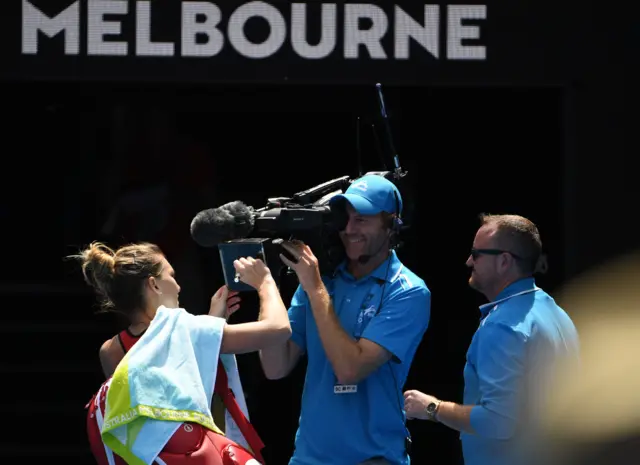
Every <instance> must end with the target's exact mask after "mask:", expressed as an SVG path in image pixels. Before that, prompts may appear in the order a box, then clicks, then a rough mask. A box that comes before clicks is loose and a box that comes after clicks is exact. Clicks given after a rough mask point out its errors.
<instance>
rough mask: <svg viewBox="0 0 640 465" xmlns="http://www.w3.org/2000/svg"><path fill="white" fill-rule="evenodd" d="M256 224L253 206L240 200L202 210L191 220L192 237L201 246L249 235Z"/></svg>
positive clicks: (211, 245)
mask: <svg viewBox="0 0 640 465" xmlns="http://www.w3.org/2000/svg"><path fill="white" fill-rule="evenodd" d="M254 224H255V218H254V210H253V207H249V206H247V205H245V204H244V203H242V202H240V201H239V200H236V201H233V202H229V203H226V204H224V205H222V206H220V207H218V208H210V209H208V210H202V211H201V212H199V213H198V214H197V215H196V216H195V217H194V218H193V220H192V221H191V237H192V238H193V240H194V241H195V242H196V244H198V245H199V246H201V247H215V246H216V245H218V244H219V243H221V242H225V241H229V240H233V239H242V238H245V237H247V236H248V235H249V234H250V233H251V231H252V230H253V226H254Z"/></svg>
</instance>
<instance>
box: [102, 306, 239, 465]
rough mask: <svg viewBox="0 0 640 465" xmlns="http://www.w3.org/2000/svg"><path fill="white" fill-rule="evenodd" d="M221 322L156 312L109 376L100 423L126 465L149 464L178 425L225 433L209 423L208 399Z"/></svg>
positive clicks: (184, 313)
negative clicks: (195, 424)
mask: <svg viewBox="0 0 640 465" xmlns="http://www.w3.org/2000/svg"><path fill="white" fill-rule="evenodd" d="M225 324H226V321H225V320H224V319H223V318H216V317H212V316H208V315H192V314H190V313H188V312H187V311H186V310H184V309H182V308H166V307H164V306H161V307H160V308H158V311H157V313H156V316H155V317H154V319H153V320H152V322H151V324H150V325H149V328H148V329H147V331H146V332H145V333H144V335H143V336H142V337H141V338H140V339H139V340H138V342H137V343H136V344H135V345H134V346H133V348H132V349H131V350H130V351H129V352H128V353H127V354H126V355H125V357H124V358H123V359H122V361H121V362H120V364H119V365H118V366H117V368H116V370H115V372H114V374H113V378H112V380H111V385H110V387H109V391H108V392H107V399H106V408H105V415H104V423H103V425H102V440H103V441H104V443H105V445H107V446H108V447H110V448H111V449H112V450H113V451H114V452H115V453H116V454H118V455H119V456H121V457H122V458H123V459H124V460H126V461H127V463H129V464H135V465H143V464H145V465H149V464H151V463H153V461H154V460H155V459H156V457H157V456H158V454H159V453H160V451H161V450H162V448H163V447H164V446H165V444H166V443H167V442H168V441H169V439H170V438H171V436H172V435H173V433H174V432H175V431H176V430H177V429H178V428H179V427H180V425H181V424H182V422H186V421H188V422H194V423H199V424H201V425H202V426H204V427H206V428H208V429H210V430H212V431H215V432H217V433H220V434H224V433H223V432H222V431H221V430H220V429H219V428H218V427H217V426H216V425H215V424H214V422H213V416H212V413H211V400H212V396H213V391H214V386H215V380H216V371H217V366H218V357H219V356H220V346H221V343H222V333H223V328H224V325H225ZM229 357H230V359H228V358H227V357H223V363H224V365H225V369H226V370H227V371H228V370H229V368H231V367H234V366H235V357H234V356H233V355H230V356H229ZM227 367H229V368H227ZM240 392H242V391H240Z"/></svg>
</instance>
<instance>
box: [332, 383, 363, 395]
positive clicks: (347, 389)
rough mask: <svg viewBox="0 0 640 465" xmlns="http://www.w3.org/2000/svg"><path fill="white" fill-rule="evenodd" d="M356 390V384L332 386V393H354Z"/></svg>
mask: <svg viewBox="0 0 640 465" xmlns="http://www.w3.org/2000/svg"><path fill="white" fill-rule="evenodd" d="M356 392H358V385H357V384H336V385H334V386H333V393H334V394H355V393H356Z"/></svg>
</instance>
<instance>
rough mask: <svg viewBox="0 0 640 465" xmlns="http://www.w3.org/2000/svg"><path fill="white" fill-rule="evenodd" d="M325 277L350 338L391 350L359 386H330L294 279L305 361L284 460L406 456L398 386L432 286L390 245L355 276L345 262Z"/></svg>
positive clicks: (293, 311) (311, 464)
mask: <svg viewBox="0 0 640 465" xmlns="http://www.w3.org/2000/svg"><path fill="white" fill-rule="evenodd" d="M323 280H324V283H325V286H326V288H327V290H328V292H329V294H330V296H331V298H332V302H333V306H334V310H335V312H336V315H337V316H338V318H339V320H340V323H341V324H342V327H343V328H344V330H345V331H346V332H347V333H348V334H349V335H350V336H352V337H353V338H354V339H358V338H360V337H362V338H366V339H369V340H371V341H373V342H375V343H377V344H379V345H381V346H382V347H385V348H386V349H387V350H389V351H390V352H391V353H392V354H393V358H392V361H390V362H389V363H385V364H384V365H382V366H380V367H379V368H378V369H377V370H376V371H374V372H373V373H371V374H370V375H369V376H368V377H367V378H366V379H364V380H362V381H361V382H360V383H359V384H358V387H357V392H355V393H346V394H345V393H343V394H335V393H334V386H335V385H336V383H337V380H336V376H335V374H334V371H333V368H332V366H331V363H330V362H329V360H328V359H327V356H326V354H325V351H324V348H323V346H322V342H321V341H320V336H319V334H318V328H317V326H316V323H315V319H314V318H313V313H312V311H311V306H310V304H309V300H308V298H307V295H306V293H305V292H304V291H303V290H302V288H301V287H298V289H297V291H296V293H295V294H294V296H293V298H292V302H291V308H290V309H289V319H290V321H291V327H292V330H293V334H292V336H291V337H292V340H293V341H294V342H295V343H296V344H297V345H298V346H299V347H300V348H301V349H302V350H303V351H305V352H306V353H307V356H308V363H307V374H306V379H305V384H304V390H303V393H302V405H301V412H300V422H299V427H298V432H297V433H296V440H295V451H294V454H293V457H292V458H291V461H290V462H289V463H290V464H291V465H325V464H328V463H330V464H332V465H356V464H357V463H360V462H362V461H364V460H366V459H369V458H372V457H384V458H386V459H387V460H388V461H389V462H390V463H392V464H403V465H405V464H408V463H409V457H408V456H407V454H406V452H405V438H406V436H407V432H406V429H405V426H404V423H405V413H404V409H403V407H404V399H403V394H402V388H403V386H404V383H405V380H406V378H407V373H408V371H409V367H410V365H411V362H412V360H413V356H414V355H415V352H416V349H417V347H418V345H419V344H420V342H421V340H422V337H423V335H424V333H425V331H426V330H427V326H428V324H429V316H430V305H431V293H430V291H429V289H428V288H427V286H426V285H425V283H424V281H423V280H422V279H420V278H418V276H416V275H415V274H414V273H412V272H411V271H410V270H409V269H407V268H406V267H405V266H404V265H403V264H402V263H401V262H400V260H399V259H398V257H397V256H396V254H395V252H392V253H391V255H390V257H389V258H388V259H387V260H386V261H385V262H384V263H382V265H380V266H379V267H378V268H377V269H375V270H374V271H373V272H372V273H371V274H369V275H368V276H365V277H362V278H361V279H358V280H356V279H354V277H353V276H352V275H351V274H350V273H349V272H348V271H347V269H346V264H344V263H343V264H342V265H340V266H339V267H338V268H337V270H336V272H335V273H334V275H333V277H329V278H324V279H323ZM383 291H384V294H383ZM380 303H381V304H382V305H381V307H380V308H381V310H380V312H379V313H378V314H377V315H376V311H377V309H378V307H379V305H380Z"/></svg>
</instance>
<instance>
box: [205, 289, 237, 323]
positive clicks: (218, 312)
mask: <svg viewBox="0 0 640 465" xmlns="http://www.w3.org/2000/svg"><path fill="white" fill-rule="evenodd" d="M239 302H240V297H239V296H238V291H230V290H229V288H227V286H221V287H220V289H218V290H217V291H216V293H215V294H213V297H211V304H210V306H209V315H211V316H217V317H219V318H225V319H226V318H229V317H230V316H231V314H232V313H233V312H235V311H236V310H238V308H240V303H239Z"/></svg>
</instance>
